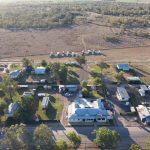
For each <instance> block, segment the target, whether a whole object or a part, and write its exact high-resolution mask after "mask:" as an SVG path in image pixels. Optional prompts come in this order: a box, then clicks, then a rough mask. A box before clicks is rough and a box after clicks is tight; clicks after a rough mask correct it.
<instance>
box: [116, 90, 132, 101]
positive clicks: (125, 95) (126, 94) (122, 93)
mask: <svg viewBox="0 0 150 150" xmlns="http://www.w3.org/2000/svg"><path fill="white" fill-rule="evenodd" d="M117 93H118V94H119V96H121V97H122V98H126V99H129V98H130V97H129V95H128V93H127V91H126V89H125V88H124V87H117Z"/></svg>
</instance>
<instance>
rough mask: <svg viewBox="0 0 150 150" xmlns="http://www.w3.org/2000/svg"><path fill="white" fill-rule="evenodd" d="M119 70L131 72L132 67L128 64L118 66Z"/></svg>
mask: <svg viewBox="0 0 150 150" xmlns="http://www.w3.org/2000/svg"><path fill="white" fill-rule="evenodd" d="M116 67H117V69H118V70H122V71H129V70H130V67H129V65H128V64H117V66H116Z"/></svg>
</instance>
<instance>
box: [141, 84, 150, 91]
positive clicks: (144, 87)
mask: <svg viewBox="0 0 150 150" xmlns="http://www.w3.org/2000/svg"><path fill="white" fill-rule="evenodd" d="M140 88H141V89H142V90H143V91H145V92H146V91H149V89H148V87H147V86H146V85H140Z"/></svg>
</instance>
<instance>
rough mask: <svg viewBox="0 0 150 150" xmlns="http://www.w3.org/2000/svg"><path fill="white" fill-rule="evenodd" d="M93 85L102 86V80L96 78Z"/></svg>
mask: <svg viewBox="0 0 150 150" xmlns="http://www.w3.org/2000/svg"><path fill="white" fill-rule="evenodd" d="M93 85H98V86H100V85H102V80H101V79H100V78H98V77H96V78H94V79H93Z"/></svg>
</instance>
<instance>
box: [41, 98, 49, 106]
mask: <svg viewBox="0 0 150 150" xmlns="http://www.w3.org/2000/svg"><path fill="white" fill-rule="evenodd" d="M49 101H50V100H49V97H48V96H47V97H43V100H42V103H41V105H42V108H43V109H46V108H47V107H48V105H49Z"/></svg>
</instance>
